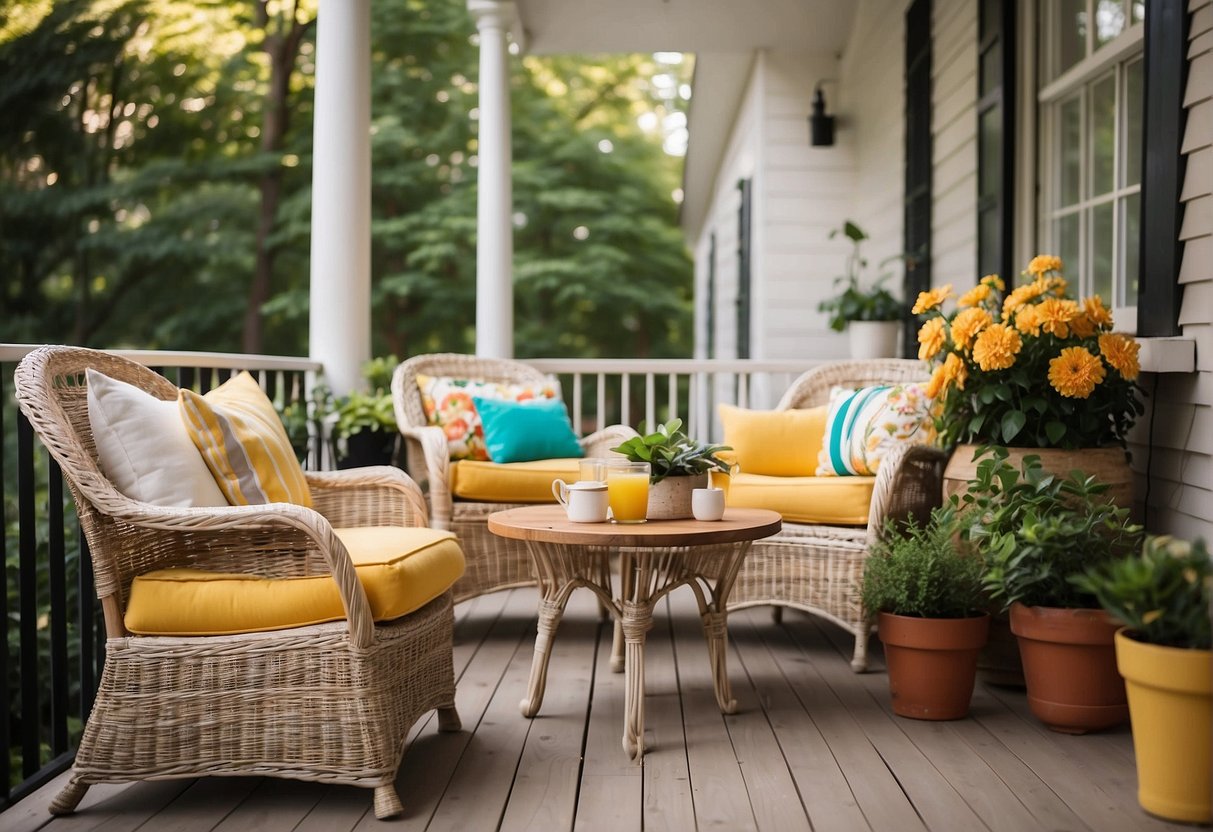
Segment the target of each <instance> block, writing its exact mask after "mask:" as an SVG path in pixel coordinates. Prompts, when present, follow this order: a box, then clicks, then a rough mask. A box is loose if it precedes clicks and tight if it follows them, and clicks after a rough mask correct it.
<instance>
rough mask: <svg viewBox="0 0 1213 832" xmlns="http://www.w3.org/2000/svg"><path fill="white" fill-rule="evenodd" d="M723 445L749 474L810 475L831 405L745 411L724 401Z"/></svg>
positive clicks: (722, 420) (722, 409)
mask: <svg viewBox="0 0 1213 832" xmlns="http://www.w3.org/2000/svg"><path fill="white" fill-rule="evenodd" d="M718 407H719V411H720V423H721V425H722V426H723V427H724V444H725V445H729V446H731V447H732V448H733V453H732V458H731V459H730V460H729V461H732V462H736V463H737V465H738V466H740V468H741V470H742V471H744V472H746V473H749V474H766V475H768V476H772V477H810V476H812V475H813V472H814V471H815V470H816V469H817V456H818V454H819V453H820V452H821V443H822V437H823V436H824V435H825V430H826V417H827V416H828V415H829V408H828V407H826V406H825V405H823V406H821V407H810V408H805V409H803V410H798V409H793V410H746V409H744V408H740V407H733V406H732V405H727V404H721V405H719V406H718Z"/></svg>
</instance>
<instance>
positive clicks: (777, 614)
mask: <svg viewBox="0 0 1213 832" xmlns="http://www.w3.org/2000/svg"><path fill="white" fill-rule="evenodd" d="M771 623H773V624H774V625H775V626H776V627H778V626H779V625H780V624H782V623H783V607H781V606H780V605H779V604H776V605H775V606H773V607H771Z"/></svg>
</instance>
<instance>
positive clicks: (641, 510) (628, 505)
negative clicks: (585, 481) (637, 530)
mask: <svg viewBox="0 0 1213 832" xmlns="http://www.w3.org/2000/svg"><path fill="white" fill-rule="evenodd" d="M606 484H607V500H608V502H609V503H610V505H611V516H612V517H613V518H614V520H615V522H616V523H643V522H644V521H645V518H646V517H647V515H648V511H649V463H647V462H614V461H612V462H608V463H607V468H606Z"/></svg>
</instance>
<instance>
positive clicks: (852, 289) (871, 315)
mask: <svg viewBox="0 0 1213 832" xmlns="http://www.w3.org/2000/svg"><path fill="white" fill-rule="evenodd" d="M839 234H842V235H844V236H845V237H846V238H847V239H848V240H850V241H851V253H850V254H849V255H847V270H846V274H843V275H840V276H838V277H837V278H835V279H834V285H835V286H837V285H839V284H844V285H845V288H844V289H843V290H842V292H841V293H840V294H838V295H835V296H834V297H832V298H827V299H826V300H823V301H822V302H821V303H819V304H818V305H817V309H818V311H820V312H826V313H829V316H830V328H831V329H833V330H835V331H837V332H842V331H843V330H844V329H846V327H847V324H848V323H850V322H851V321H896V320H898V319H900V318H901V312H902V308H901V301H899V300H897V298H895V297H894V296H893V295H892V293H890V292H889V290H888V289H886V288H884V284H885V283H886V282H887V281H888V280H889V278H890V277H892V276H893V275H892V273H889V272H886V273H885V274H882V275H880V276H879V277H878V278H876V280H875V281H874V282H873V283H872V285H871V286H870V287H869V288H867V289H863V288H861V277H862V275H863V272H864V270H865V269H866V268H867V265H868V261H867V259H866V258H865V257H864V256H863V255H862V254H861V253H860V248H859V247H860V243H862V242H863V241H864V240H866V239H868V235H867V232H865V231H864V230H863V229H862V228H860V227H859V226H858V225H856V224H855V223H853V222H851V221H850V220H847V221H846V222H845V223H843V225H842V228H836V229H834V230H833V231H831V232H830V239H833V238H834V237H836V236H838V235H839ZM893 259H896V258H893ZM887 262H889V261H888V260H885V261H883V262H882V263H881V264H880V265H881V266H884V265H885V263H887Z"/></svg>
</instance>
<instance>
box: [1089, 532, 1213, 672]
mask: <svg viewBox="0 0 1213 832" xmlns="http://www.w3.org/2000/svg"><path fill="white" fill-rule="evenodd" d="M1071 580H1072V581H1073V583H1074V585H1075V586H1077V587H1078V588H1079V589H1081V590H1082V591H1084V592H1088V593H1090V594H1091V595H1094V596H1095V597H1096V598H1097V599H1099V604H1100V606H1102V607H1103V608H1104V609H1105V610H1107V611H1108V612H1109V613H1110V614H1111V615H1112V616H1113V617H1115V618H1117V619H1119V620H1120V621H1121V622H1122V623H1123V624H1124V625H1125V626H1126V627H1128V628H1129V630H1130V631H1132V633H1133V635H1134V636H1135V637H1136V638H1138V639H1140V640H1141V641H1144V642H1147V643H1149V644H1159V645H1163V646H1166V647H1184V648H1189V649H1193V650H1208V649H1210V647H1213V629H1211V627H1210V622H1209V607H1210V602H1211V601H1213V561H1211V560H1210V558H1209V550H1208V548H1206V546H1205V542H1204V541H1203V540H1198V541H1196V542H1195V543H1188V542H1187V541H1184V540H1176V539H1174V538H1171V537H1151V538H1148V539H1147V540H1146V542H1145V544H1144V545H1143V546H1142V549H1141V553H1140V554H1137V555H1128V556H1126V557H1124V558H1122V559H1121V560H1115V561H1112V562H1110V563H1104V564H1100V565H1099V566H1094V567H1091V568H1090V569H1088V570H1087V571H1086V572H1085V573H1083V574H1081V575H1076V576H1074V577H1073V578H1072V579H1071Z"/></svg>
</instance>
